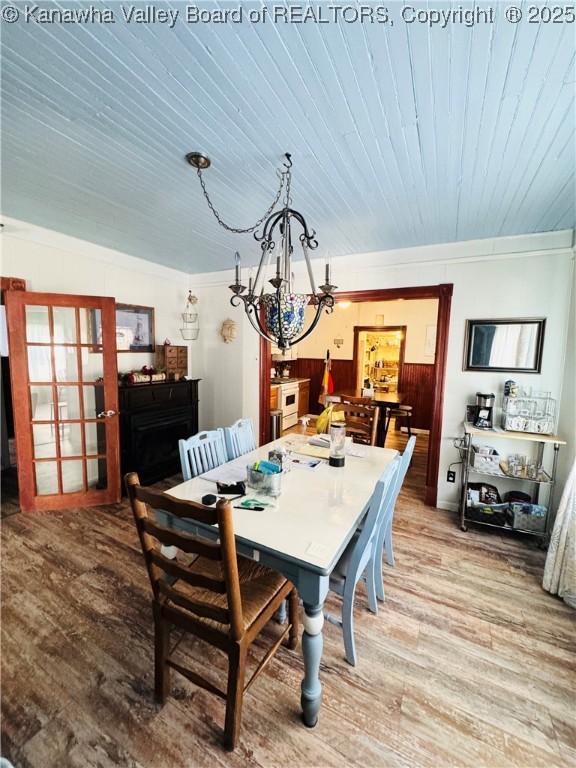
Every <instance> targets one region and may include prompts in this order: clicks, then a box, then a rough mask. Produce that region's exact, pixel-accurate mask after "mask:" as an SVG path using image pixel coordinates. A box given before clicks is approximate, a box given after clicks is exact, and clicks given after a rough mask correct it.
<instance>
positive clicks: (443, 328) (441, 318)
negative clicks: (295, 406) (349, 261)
mask: <svg viewBox="0 0 576 768" xmlns="http://www.w3.org/2000/svg"><path fill="white" fill-rule="evenodd" d="M452 291H453V285H452V284H451V283H442V284H439V285H427V286H417V287H408V288H382V289H376V290H366V291H351V292H341V293H336V294H335V298H336V301H337V302H378V301H380V302H382V301H395V300H398V299H405V300H409V299H437V300H438V303H437V317H436V338H435V339H434V340H433V344H432V347H433V350H434V365H433V366H431V367H432V368H433V370H432V373H431V381H430V387H431V392H432V396H431V406H430V432H429V450H428V456H427V461H426V473H425V474H426V481H425V489H424V502H425V503H426V504H427V505H429V506H433V507H434V506H436V498H437V491H438V469H439V463H440V439H441V432H442V413H443V402H444V381H445V376H446V359H447V353H448V333H449V325H450V306H451V302H452ZM270 367H271V354H270V344H269V343H268V342H267V341H266V340H264V339H261V340H260V443H261V444H263V443H266V442H268V440H269V434H270ZM350 386H353V384H351V385H350ZM312 400H313V397H312V394H311V401H312Z"/></svg>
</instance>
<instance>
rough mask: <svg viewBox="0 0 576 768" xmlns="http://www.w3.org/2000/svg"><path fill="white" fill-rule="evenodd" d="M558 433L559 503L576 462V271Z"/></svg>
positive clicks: (573, 278)
mask: <svg viewBox="0 0 576 768" xmlns="http://www.w3.org/2000/svg"><path fill="white" fill-rule="evenodd" d="M558 423H559V430H558V431H559V432H560V434H561V435H562V436H563V437H564V439H566V440H568V445H567V446H566V447H565V448H563V449H562V452H561V453H560V460H559V462H558V490H557V492H556V493H557V496H556V501H557V502H558V501H560V496H561V494H562V489H563V488H564V484H565V483H566V480H567V479H568V475H569V473H570V470H571V468H572V465H573V464H574V461H575V460H576V269H575V270H574V272H573V275H572V302H571V307H570V320H569V325H568V347H567V354H566V365H565V367H564V378H563V382H562V399H561V402H560V419H559V422H558Z"/></svg>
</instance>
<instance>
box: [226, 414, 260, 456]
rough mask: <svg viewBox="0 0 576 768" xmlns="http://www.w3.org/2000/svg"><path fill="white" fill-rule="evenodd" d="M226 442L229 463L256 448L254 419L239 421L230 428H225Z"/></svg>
mask: <svg viewBox="0 0 576 768" xmlns="http://www.w3.org/2000/svg"><path fill="white" fill-rule="evenodd" d="M224 442H225V444H226V454H227V456H228V461H231V460H232V459H237V458H238V456H242V455H243V454H245V453H250V451H253V450H254V449H255V448H256V440H255V438H254V425H253V423H252V419H238V421H235V422H234V424H231V425H230V426H229V427H224Z"/></svg>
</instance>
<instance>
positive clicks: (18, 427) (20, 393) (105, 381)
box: [5, 291, 120, 512]
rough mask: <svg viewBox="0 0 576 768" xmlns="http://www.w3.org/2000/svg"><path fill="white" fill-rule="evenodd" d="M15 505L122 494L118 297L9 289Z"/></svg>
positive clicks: (61, 504) (53, 505)
mask: <svg viewBox="0 0 576 768" xmlns="http://www.w3.org/2000/svg"><path fill="white" fill-rule="evenodd" d="M5 303H6V316H7V323H8V340H9V354H10V375H11V384H12V401H13V408H14V431H15V435H16V461H17V469H18V485H19V492H20V506H21V508H22V510H23V511H24V512H32V511H36V510H46V509H63V508H67V507H78V506H92V505H96V504H109V503H113V502H117V501H119V500H120V470H119V449H118V414H117V411H118V389H117V387H118V383H117V366H116V324H115V301H114V299H111V298H101V297H96V296H70V295H67V294H58V293H30V292H27V291H6V293H5Z"/></svg>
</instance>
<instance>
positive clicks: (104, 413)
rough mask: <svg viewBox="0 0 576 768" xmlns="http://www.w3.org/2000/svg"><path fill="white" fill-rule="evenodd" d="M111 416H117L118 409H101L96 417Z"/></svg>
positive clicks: (104, 417)
mask: <svg viewBox="0 0 576 768" xmlns="http://www.w3.org/2000/svg"><path fill="white" fill-rule="evenodd" d="M110 416H116V411H100V413H99V414H98V415H97V417H96V418H98V419H109V418H110Z"/></svg>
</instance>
